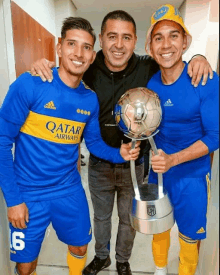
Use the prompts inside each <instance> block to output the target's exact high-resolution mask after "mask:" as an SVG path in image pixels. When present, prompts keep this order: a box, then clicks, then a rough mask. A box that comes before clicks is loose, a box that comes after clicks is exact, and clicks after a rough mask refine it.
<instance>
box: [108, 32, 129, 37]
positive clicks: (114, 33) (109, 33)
mask: <svg viewBox="0 0 220 275" xmlns="http://www.w3.org/2000/svg"><path fill="white" fill-rule="evenodd" d="M117 34H118V33H117V32H108V33H107V36H109V35H117ZM123 35H126V36H130V37H132V35H131V34H130V33H123Z"/></svg>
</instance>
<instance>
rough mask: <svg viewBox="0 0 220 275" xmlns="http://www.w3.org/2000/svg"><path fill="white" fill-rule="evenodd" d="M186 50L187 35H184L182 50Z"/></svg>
mask: <svg viewBox="0 0 220 275" xmlns="http://www.w3.org/2000/svg"><path fill="white" fill-rule="evenodd" d="M186 48H187V35H186V34H185V35H184V36H183V50H185V49H186Z"/></svg>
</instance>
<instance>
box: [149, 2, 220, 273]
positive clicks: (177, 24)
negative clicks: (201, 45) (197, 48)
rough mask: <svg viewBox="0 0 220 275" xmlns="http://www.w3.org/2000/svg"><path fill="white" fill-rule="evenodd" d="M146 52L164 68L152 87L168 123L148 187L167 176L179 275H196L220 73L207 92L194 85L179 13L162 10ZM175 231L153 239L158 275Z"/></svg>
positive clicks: (162, 128)
mask: <svg viewBox="0 0 220 275" xmlns="http://www.w3.org/2000/svg"><path fill="white" fill-rule="evenodd" d="M151 24H152V25H151V27H150V29H149V31H148V34H147V39H146V51H147V53H148V54H150V55H151V56H152V57H153V58H154V59H155V61H156V62H157V63H158V64H159V66H160V71H159V72H158V73H157V74H155V75H154V76H153V77H152V79H151V80H150V81H149V83H148V85H147V87H148V88H149V89H152V90H154V91H155V92H156V93H158V95H159V97H160V100H161V106H162V113H163V118H162V122H161V125H160V127H159V130H160V131H159V133H158V134H157V135H156V136H155V142H156V145H157V147H158V148H159V150H158V152H159V155H156V156H155V155H153V156H152V159H151V163H152V169H153V171H151V172H150V176H149V183H157V174H156V173H164V174H163V179H164V187H165V188H166V190H167V191H168V194H169V197H170V199H171V202H172V204H173V207H174V216H175V220H176V223H177V226H178V229H179V241H180V255H179V257H180V262H179V273H178V274H179V275H186V274H187V275H193V274H195V272H196V268H197V264H198V241H199V240H202V239H204V238H206V214H207V208H208V201H209V195H210V180H211V161H210V153H211V152H213V151H215V150H216V149H218V147H219V121H218V118H219V114H218V113H219V109H218V102H219V100H218V97H219V93H218V89H219V88H218V87H219V85H218V83H219V79H218V76H217V74H216V73H214V78H213V80H212V81H208V82H207V84H206V86H203V85H202V84H201V83H200V84H199V86H198V87H196V88H195V87H193V86H192V85H191V80H190V78H189V76H188V75H187V68H188V64H187V63H186V62H183V61H182V55H183V53H184V52H185V51H186V50H187V49H188V48H189V46H190V43H191V40H192V37H191V35H190V34H189V32H188V30H187V28H186V27H185V25H184V22H183V19H182V17H181V15H180V13H179V11H178V10H177V9H176V8H175V7H173V6H172V5H169V4H167V5H163V6H162V7H160V8H159V9H158V10H157V11H156V12H155V13H154V14H153V16H152V18H151ZM169 245H170V231H167V232H164V233H162V234H157V235H154V237H153V242H152V248H153V256H154V261H155V264H156V272H155V275H165V274H167V257H168V250H169Z"/></svg>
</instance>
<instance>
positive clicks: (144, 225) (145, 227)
mask: <svg viewBox="0 0 220 275" xmlns="http://www.w3.org/2000/svg"><path fill="white" fill-rule="evenodd" d="M130 220H131V225H132V227H133V228H134V229H135V230H136V231H138V232H140V233H142V234H146V235H153V234H159V233H163V232H165V231H167V230H169V229H171V228H172V227H173V225H174V223H175V221H174V218H173V212H171V213H169V214H168V215H167V216H166V217H163V218H161V219H151V220H141V219H139V218H137V217H135V216H132V215H130Z"/></svg>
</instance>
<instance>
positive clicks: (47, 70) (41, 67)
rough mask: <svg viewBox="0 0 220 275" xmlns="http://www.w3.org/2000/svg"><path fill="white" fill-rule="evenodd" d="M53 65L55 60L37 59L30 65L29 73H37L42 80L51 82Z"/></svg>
mask: <svg viewBox="0 0 220 275" xmlns="http://www.w3.org/2000/svg"><path fill="white" fill-rule="evenodd" d="M53 67H55V62H53V61H49V60H47V59H45V58H42V59H38V60H37V61H35V62H34V63H33V64H32V65H31V71H30V72H31V74H32V75H37V74H38V75H39V76H40V78H41V79H42V81H43V82H45V81H48V82H52V80H53V74H52V71H51V69H52V68H53Z"/></svg>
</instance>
